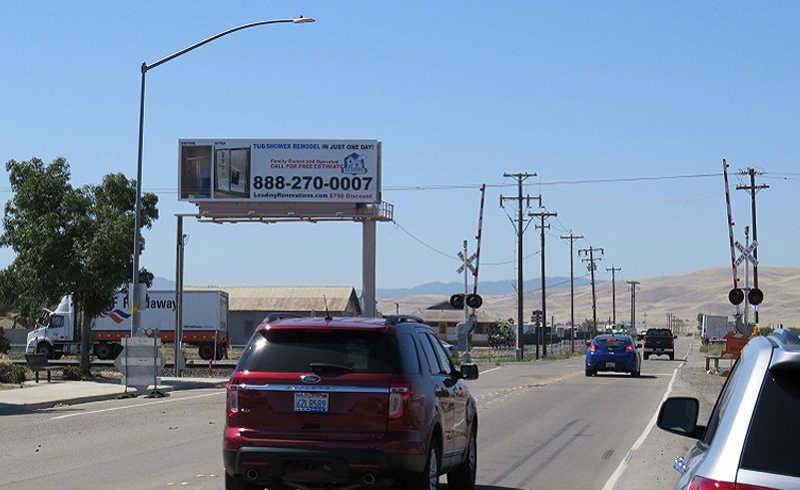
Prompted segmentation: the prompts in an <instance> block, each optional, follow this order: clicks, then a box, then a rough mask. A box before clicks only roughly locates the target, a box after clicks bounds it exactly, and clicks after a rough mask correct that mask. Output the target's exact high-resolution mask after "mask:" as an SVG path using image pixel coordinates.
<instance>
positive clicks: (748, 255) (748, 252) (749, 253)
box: [734, 240, 758, 267]
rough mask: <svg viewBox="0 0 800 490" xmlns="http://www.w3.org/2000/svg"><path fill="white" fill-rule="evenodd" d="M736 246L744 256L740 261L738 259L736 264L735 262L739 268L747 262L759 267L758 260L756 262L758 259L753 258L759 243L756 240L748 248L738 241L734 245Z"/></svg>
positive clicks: (741, 256) (740, 257)
mask: <svg viewBox="0 0 800 490" xmlns="http://www.w3.org/2000/svg"><path fill="white" fill-rule="evenodd" d="M734 245H736V248H737V249H738V250H739V251H740V252H742V255H740V256H739V258H738V259H736V262H734V264H735V265H736V267H739V265H740V264H741V263H742V262H744V261H745V260H747V261H748V262H750V263H751V264H753V265H758V260H756V258H755V257H754V256H753V251H754V250H755V249H756V247H757V246H758V242H757V241H755V240H754V241H753V243H751V244H750V245H749V246H747V247H745V246H744V245H742V244H741V243H739V242H738V241H737V242H736V243H734Z"/></svg>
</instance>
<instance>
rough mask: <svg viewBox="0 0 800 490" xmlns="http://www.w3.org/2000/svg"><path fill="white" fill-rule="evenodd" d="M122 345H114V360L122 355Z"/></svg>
mask: <svg viewBox="0 0 800 490" xmlns="http://www.w3.org/2000/svg"><path fill="white" fill-rule="evenodd" d="M122 350H123V347H122V344H114V359H116V358H118V357H119V355H120V354H122Z"/></svg>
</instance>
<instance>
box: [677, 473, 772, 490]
mask: <svg viewBox="0 0 800 490" xmlns="http://www.w3.org/2000/svg"><path fill="white" fill-rule="evenodd" d="M688 490H774V489H772V488H769V487H759V486H757V485H745V484H742V483H739V484H736V483H731V482H726V481H717V480H710V479H708V478H703V477H702V476H695V477H694V478H692V482H691V483H690V484H689V488H688Z"/></svg>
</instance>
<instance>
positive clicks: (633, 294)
mask: <svg viewBox="0 0 800 490" xmlns="http://www.w3.org/2000/svg"><path fill="white" fill-rule="evenodd" d="M626 282H627V283H628V285H629V286H630V288H631V329H633V331H634V332H635V331H636V287H637V286H638V285H639V281H626Z"/></svg>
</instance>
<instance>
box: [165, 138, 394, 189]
mask: <svg viewBox="0 0 800 490" xmlns="http://www.w3.org/2000/svg"><path fill="white" fill-rule="evenodd" d="M178 153H179V162H178V166H179V167H178V168H179V170H178V187H179V189H178V196H179V200H182V201H192V202H194V201H209V200H211V201H242V200H249V201H252V200H255V201H268V202H379V201H380V190H381V189H380V170H381V169H380V143H379V142H378V141H377V140H334V139H244V138H216V139H215V138H188V139H181V140H179V150H178Z"/></svg>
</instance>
